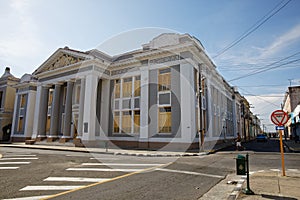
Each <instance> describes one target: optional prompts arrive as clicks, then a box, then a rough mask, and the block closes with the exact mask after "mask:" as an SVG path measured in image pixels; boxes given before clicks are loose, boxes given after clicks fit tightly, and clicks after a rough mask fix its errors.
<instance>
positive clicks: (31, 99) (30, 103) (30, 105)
mask: <svg viewBox="0 0 300 200" xmlns="http://www.w3.org/2000/svg"><path fill="white" fill-rule="evenodd" d="M35 101H36V91H33V90H30V91H29V92H28V99H27V111H26V122H25V130H24V137H25V138H27V137H31V136H32V130H33V124H34V121H36V119H35V118H34V111H35V110H34V109H35V105H36V102H35Z"/></svg>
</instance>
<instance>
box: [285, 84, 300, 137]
mask: <svg viewBox="0 0 300 200" xmlns="http://www.w3.org/2000/svg"><path fill="white" fill-rule="evenodd" d="M283 110H284V111H286V112H287V113H288V114H289V117H290V119H289V121H288V123H287V124H286V125H285V127H286V131H285V134H287V136H289V137H295V136H296V135H298V136H300V120H299V111H300V86H292V87H288V90H287V92H286V94H285V97H284V100H283Z"/></svg>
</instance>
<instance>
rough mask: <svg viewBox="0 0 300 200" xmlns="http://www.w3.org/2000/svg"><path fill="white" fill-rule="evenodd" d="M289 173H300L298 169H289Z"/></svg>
mask: <svg viewBox="0 0 300 200" xmlns="http://www.w3.org/2000/svg"><path fill="white" fill-rule="evenodd" d="M287 170H288V171H291V172H297V171H299V170H298V169H287Z"/></svg>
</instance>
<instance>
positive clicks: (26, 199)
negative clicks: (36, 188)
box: [3, 195, 50, 200]
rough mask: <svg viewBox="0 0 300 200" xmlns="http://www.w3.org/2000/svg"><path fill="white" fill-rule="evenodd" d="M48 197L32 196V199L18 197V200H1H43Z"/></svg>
mask: <svg viewBox="0 0 300 200" xmlns="http://www.w3.org/2000/svg"><path fill="white" fill-rule="evenodd" d="M48 197H50V196H48V195H45V196H33V197H20V198H13V199H3V200H40V199H45V198H48Z"/></svg>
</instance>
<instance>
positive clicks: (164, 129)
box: [158, 107, 172, 133]
mask: <svg viewBox="0 0 300 200" xmlns="http://www.w3.org/2000/svg"><path fill="white" fill-rule="evenodd" d="M171 122H172V121H171V107H162V108H159V116H158V125H159V127H158V128H159V132H160V133H171V125H172V123H171Z"/></svg>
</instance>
